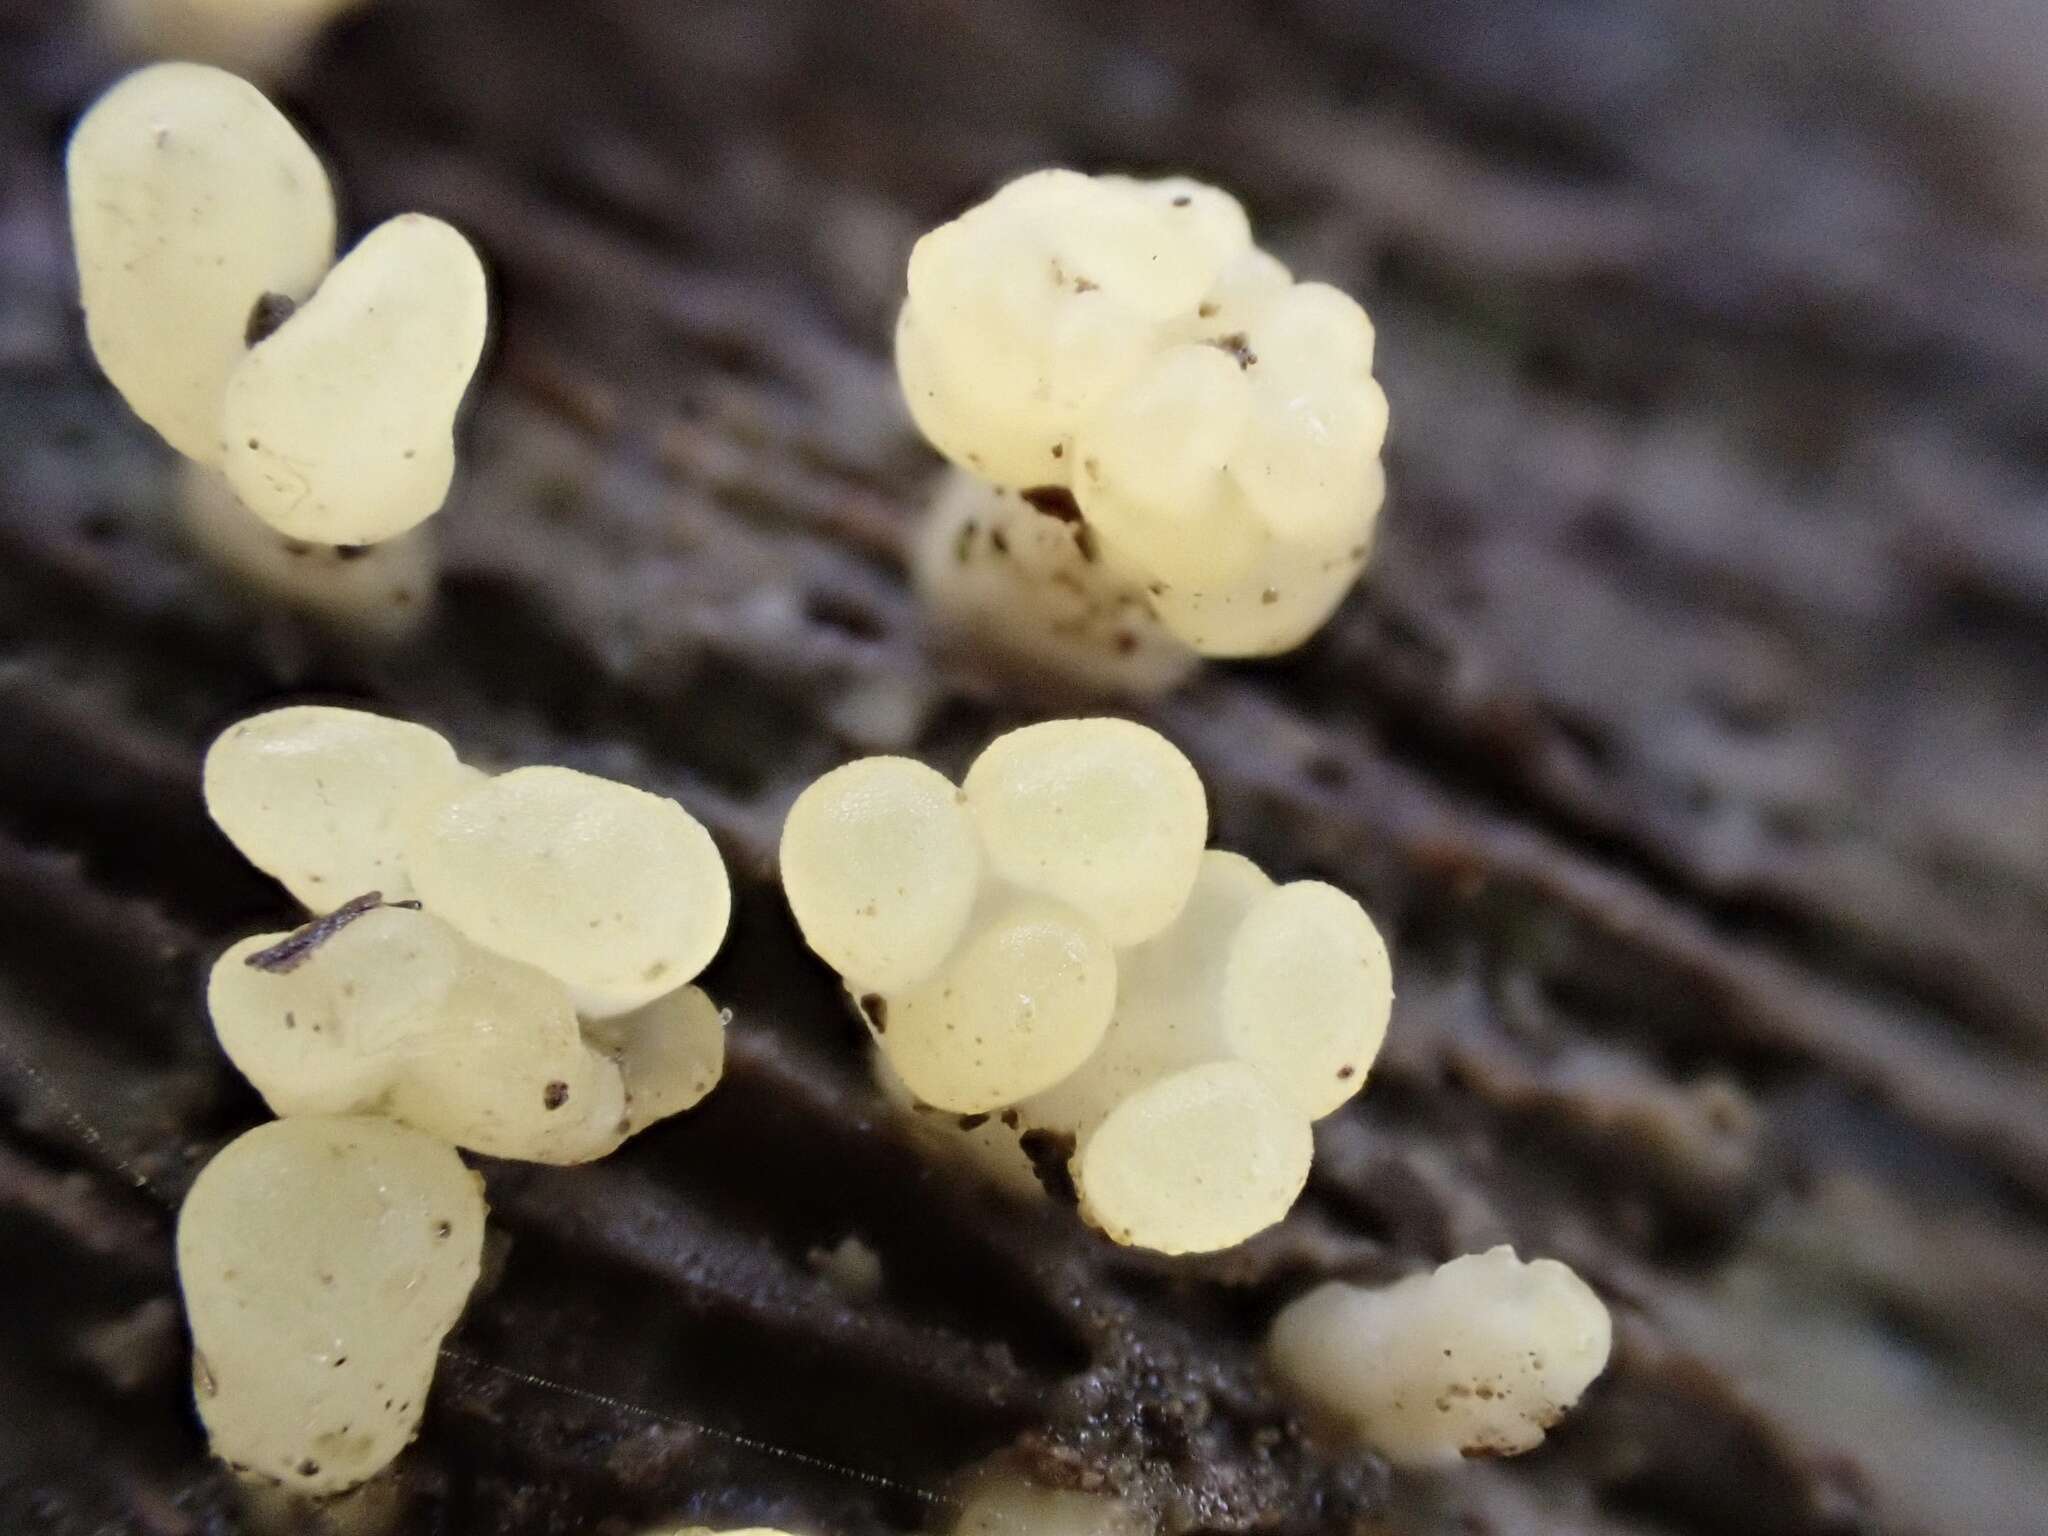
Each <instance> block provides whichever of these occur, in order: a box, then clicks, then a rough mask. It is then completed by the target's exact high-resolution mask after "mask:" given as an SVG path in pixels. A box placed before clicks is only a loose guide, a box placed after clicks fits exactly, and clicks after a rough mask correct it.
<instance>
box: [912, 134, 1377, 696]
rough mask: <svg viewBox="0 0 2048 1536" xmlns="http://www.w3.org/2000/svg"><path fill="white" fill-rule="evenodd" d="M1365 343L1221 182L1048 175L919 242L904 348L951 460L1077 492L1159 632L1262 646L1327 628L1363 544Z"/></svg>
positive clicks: (1248, 650) (1324, 290) (1222, 644)
mask: <svg viewBox="0 0 2048 1536" xmlns="http://www.w3.org/2000/svg"><path fill="white" fill-rule="evenodd" d="M1373 340H1374V338H1373V328H1372V324H1371V322H1370V321H1369V320H1368V319H1367V318H1366V315H1365V312H1364V311H1363V310H1362V309H1360V308H1359V307H1358V305H1357V304H1356V303H1355V302H1353V301H1352V300H1351V299H1350V298H1348V297H1347V296H1346V295H1344V294H1342V293H1340V292H1339V291H1337V290H1336V289H1334V288H1330V287H1328V286H1326V285H1324V284H1320V283H1297V282H1295V281H1294V280H1293V279H1292V277H1291V275H1290V274H1289V273H1288V271H1287V269H1286V268H1285V267H1283V266H1282V265H1281V264H1280V263H1279V262H1277V261H1275V260H1274V259H1273V258H1272V257H1270V256H1268V255H1266V254H1265V253H1264V252H1262V251H1260V250H1259V249H1258V248H1257V247H1256V246H1254V245H1253V244H1252V242H1251V231H1250V226H1249V223H1248V221H1247V220H1246V218H1245V214H1244V210H1243V209H1242V208H1241V207H1240V206H1239V205H1238V203H1237V202H1236V200H1235V199H1234V198H1232V197H1230V196H1229V195H1228V194H1227V193H1224V192H1221V191H1219V190H1217V189H1216V188H1213V187H1206V186H1202V185H1200V184H1198V183H1195V182H1191V181H1187V180H1183V179H1171V180H1165V181H1153V182H1144V181H1134V180H1130V179H1128V178H1124V177H1117V176H1097V177H1089V176H1083V175H1080V174H1078V173H1076V172H1073V171H1066V170H1048V171H1038V172H1034V173H1032V174H1031V175H1028V176H1024V177H1020V178H1019V179H1018V180H1016V181H1013V182H1011V183H1010V184H1009V185H1008V186H1006V187H1004V188H1002V189H1001V190H1000V191H999V192H997V193H996V194H995V195H994V196H993V197H991V198H989V199H988V200H987V201H986V202H984V203H981V204H979V205H978V206H976V207H974V208H971V209H969V210H968V211H967V212H966V213H965V214H963V215H961V216H960V217H959V218H957V219H955V220H953V221H952V222H951V223H949V224H945V225H942V226H941V227H939V228H938V229H936V230H933V231H932V232H931V233H929V234H927V235H926V236H925V237H924V238H923V239H922V240H920V241H919V242H918V244H917V246H916V248H915V249H914V250H913V251H912V253H911V258H910V270H909V298H908V300H907V302H906V303H905V305H904V307H903V312H902V316H901V318H900V320H899V321H898V325H897V334H896V361H897V371H898V374H899V377H900V380H901V383H902V386H903V392H904V398H905V399H906V401H907V402H908V403H909V406H910V411H911V414H912V416H913V417H914V418H915V420H916V422H917V424H918V426H919V428H920V429H921V430H922V431H923V433H924V435H925V436H926V437H927V438H928V439H929V440H930V441H931V443H932V444H933V446H934V447H936V448H937V449H938V450H939V451H940V452H941V453H943V454H944V455H945V456H946V457H947V458H949V459H951V460H952V461H953V462H954V463H955V464H958V465H960V466H961V467H962V468H964V469H966V470H967V471H969V472H970V473H972V474H975V475H977V476H979V477H981V478H983V479H985V480H987V481H989V482H990V483H992V484H995V485H998V486H1002V487H1005V488H1008V489H1012V490H1016V491H1020V492H1026V493H1029V494H1030V496H1031V498H1032V499H1033V500H1034V501H1037V502H1039V503H1041V504H1046V505H1050V504H1052V503H1053V502H1054V501H1055V500H1056V499H1059V498H1064V500H1065V504H1066V505H1068V506H1070V507H1071V508H1072V510H1073V511H1074V512H1075V513H1078V515H1079V516H1080V518H1082V519H1083V520H1084V521H1085V524H1086V527H1087V529H1088V531H1089V533H1090V535H1091V537H1092V540H1093V546H1094V548H1095V549H1096V550H1097V551H1098V552H1099V554H1100V556H1101V558H1102V560H1103V562H1104V563H1105V564H1106V566H1107V568H1108V571H1109V573H1110V574H1112V575H1113V576H1115V577H1117V578H1119V579H1121V580H1122V581H1124V582H1126V583H1128V584H1130V585H1131V586H1134V587H1136V588H1138V589H1140V590H1142V592H1143V593H1144V594H1145V597H1146V601H1147V603H1148V604H1149V606H1150V609H1151V611H1152V612H1153V614H1154V615H1156V617H1157V619H1158V622H1159V623H1160V624H1161V625H1162V626H1164V628H1165V629H1166V630H1167V631H1168V632H1170V633H1171V634H1173V635H1174V636H1176V637H1177V638H1179V639H1180V640H1181V641H1183V642H1184V643H1186V644H1187V645H1189V646H1190V647H1192V648H1193V649H1194V650H1196V651H1198V652H1201V653H1202V654H1204V655H1210V656H1252V655H1266V654H1271V653H1273V652H1277V651H1284V650H1288V649H1291V648H1293V647H1294V646H1297V645H1299V644H1300V643H1301V642H1302V641H1303V640H1304V639H1306V638H1307V637H1308V636H1309V635H1310V634H1312V633H1314V632H1315V630H1316V629H1318V628H1320V627H1321V625H1322V624H1323V622H1324V621H1325V620H1326V619H1327V618H1328V617H1329V615H1330V613H1331V612H1332V611H1333V610H1334V609H1335V607H1336V605H1337V604H1338V602H1339V601H1340V600H1341V599H1342V597H1343V595H1344V593H1345V592H1346V591H1347V590H1348V589H1349V587H1350V586H1351V584H1352V582H1353V581H1354V580H1355V579H1356V577H1357V575H1358V572H1359V569H1360V568H1361V566H1362V565H1363V563H1364V560H1365V558H1366V555H1367V553H1368V551H1369V549H1370V547H1371V542H1372V533H1373V526H1374V523H1375V521H1376V519H1377V517H1378V513H1379V509H1380V504H1381V502H1382V500H1383V499H1384V497H1385V477H1384V474H1383V472H1382V470H1381V466H1380V458H1379V454H1380V447H1381V444H1382V442H1383V441H1384V439H1385V436H1386V429H1387V406H1386V397H1385V396H1384V395H1383V394H1382V393H1381V391H1380V388H1379V386H1378V384H1377V383H1376V382H1375V381H1374V379H1373V376H1372V360H1373ZM1035 617H1036V615H1035V614H1034V612H1033V611H1032V608H1031V606H1030V605H1021V606H1020V608H1019V610H1018V612H1017V614H1016V619H1017V622H1019V623H1023V622H1026V621H1027V620H1031V619H1033V618H1035Z"/></svg>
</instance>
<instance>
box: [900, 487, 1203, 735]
mask: <svg viewBox="0 0 2048 1536" xmlns="http://www.w3.org/2000/svg"><path fill="white" fill-rule="evenodd" d="M1047 505H1048V506H1049V507H1051V508H1053V511H1051V512H1047V511H1041V510H1040V509H1039V508H1038V507H1035V506H1033V505H1032V504H1031V503H1030V502H1028V501H1026V500H1025V499H1024V498H1023V497H1022V496H1020V495H1018V494H1017V492H1015V491H1013V490H1006V489H1004V488H1002V487H1000V486H995V485H990V484H989V483H988V482H987V481H985V480H980V479H977V478H976V477H975V476H974V475H972V474H971V473H969V472H968V471H966V470H963V469H957V468H954V469H948V470H947V471H946V472H945V475H944V478H943V480H942V482H941V484H940V486H939V489H938V492H937V494H936V495H935V496H934V498H933V500H932V504H931V507H930V509H929V510H928V511H927V512H926V513H925V515H924V518H923V520H922V522H921V523H920V524H919V525H918V530H917V537H916V542H915V543H914V544H913V545H912V547H911V554H910V571H911V578H912V580H913V582H914V583H915V584H916V587H917V594H918V598H919V600H920V601H921V602H922V603H923V605H924V611H925V613H926V615H927V616H928V617H929V619H930V620H931V621H932V623H933V626H934V628H935V629H936V631H937V632H938V633H939V635H940V636H941V637H942V638H943V639H945V640H947V641H949V642H952V643H954V644H956V645H959V646H961V647H963V648H964V649H967V650H970V651H972V652H974V653H976V654H977V655H981V656H985V657H986V658H987V659H989V660H990V661H992V662H993V663H995V664H997V665H998V666H1001V667H1003V668H1004V669H1005V670H1007V671H1008V672H1010V673H1012V674H1021V675H1022V676H1023V677H1025V678H1028V679H1031V680H1034V681H1035V680H1036V679H1037V678H1039V677H1040V676H1042V675H1044V674H1050V675H1052V676H1053V677H1056V678H1060V679H1063V680H1065V681H1066V682H1069V683H1072V684H1076V685H1078V686H1080V687H1082V688H1085V689H1089V690H1092V691H1095V692H1099V693H1104V694H1123V695H1129V696H1133V697H1139V696H1144V695H1148V694H1157V693H1164V692H1166V691H1167V690H1168V689H1170V688H1172V687H1173V686H1174V685H1175V684H1177V683H1180V682H1182V681H1183V680H1184V679H1186V678H1187V676H1188V675H1189V673H1191V672H1192V671H1193V670H1194V668H1195V664H1196V661H1197V659H1198V658H1197V657H1196V655H1195V653H1194V652H1193V651H1192V650H1190V649H1188V647H1187V646H1186V645H1185V644H1184V643H1183V642H1181V641H1180V640H1177V639H1175V638H1174V637H1173V636H1172V635H1171V634H1169V633H1168V632H1167V631H1166V628H1165V627H1164V626H1163V625H1162V624H1161V623H1160V622H1159V620H1158V619H1157V618H1156V617H1155V616H1154V615H1153V612H1152V604H1151V600H1150V598H1149V597H1148V596H1147V595H1146V592H1145V589H1144V587H1143V586H1142V585H1140V584H1138V583H1135V582H1133V581H1131V580H1129V579H1128V578H1126V577H1124V576H1122V575H1120V574H1118V573H1117V572H1115V571H1113V570H1111V569H1110V567H1109V565H1108V564H1107V563H1106V562H1105V561H1104V560H1103V558H1102V552H1101V550H1100V548H1098V546H1097V543H1096V539H1095V535H1094V534H1093V532H1091V531H1090V530H1089V528H1088V526H1087V525H1086V524H1085V523H1082V522H1078V521H1074V520H1070V519H1069V518H1067V517H1066V516H1064V515H1061V514H1064V513H1065V512H1066V510H1067V508H1066V502H1065V500H1064V499H1055V500H1053V501H1050V502H1048V503H1047Z"/></svg>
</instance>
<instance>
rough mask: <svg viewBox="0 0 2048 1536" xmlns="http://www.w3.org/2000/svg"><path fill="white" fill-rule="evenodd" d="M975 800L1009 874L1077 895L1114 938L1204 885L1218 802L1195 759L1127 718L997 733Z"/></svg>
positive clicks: (1023, 882)
mask: <svg viewBox="0 0 2048 1536" xmlns="http://www.w3.org/2000/svg"><path fill="white" fill-rule="evenodd" d="M964 789H965V793H966V796H967V806H968V809H969V810H970V811H971V812H972V813H973V816H974V824H975V826H976V827H977V828H978V829H979V830H980V833H981V838H982V843H983V846H984V847H986V848H987V850H988V856H989V866H990V868H991V870H992V871H993V872H994V873H995V874H996V875H998V876H1000V877H1001V878H1002V879H1005V880H1008V881H1010V882H1012V883H1013V884H1016V885H1019V886H1022V887H1023V888H1024V889H1026V890H1031V891H1038V892H1041V893H1043V894H1044V895H1047V896H1051V897H1054V898H1056V899H1057V900H1060V901H1063V902H1066V903H1068V904H1069V905H1071V906H1073V907H1074V908H1076V909H1077V910H1079V911H1080V912H1082V913H1083V914H1085V915H1086V916H1087V917H1088V918H1090V919H1091V920H1092V921H1093V922H1094V923H1095V924H1096V925H1097V926H1098V927H1099V928H1100V929H1101V930H1102V932H1103V933H1104V935H1105V936H1107V937H1108V939H1109V940H1110V942H1111V943H1113V944H1116V945H1119V946H1121V945H1126V944H1135V943H1138V942H1140V941H1141V940H1144V939H1147V938H1150V937H1151V936H1152V935H1153V934H1155V933H1158V932H1159V931H1160V930H1161V929H1163V928H1165V927H1166V926H1167V924H1169V923H1171V922H1172V921H1173V920H1174V918H1175V917H1176V916H1178V915H1179V913H1180V909H1181V907H1182V906H1183V905H1185V904H1186V902H1187V899H1188V892H1189V891H1191V890H1192V889H1193V888H1194V883H1195V871H1196V867H1197V865H1198V864H1199V863H1200V861H1201V857H1202V843H1203V840H1204V839H1205V838H1206V837H1207V836H1208V832H1209V808H1208V802H1207V801H1206V799H1205V798H1204V797H1203V794H1202V781H1201V779H1200V777H1199V776H1198V775H1197V774H1196V773H1195V769H1194V765H1193V764H1191V763H1190V762H1189V761H1188V760H1187V758H1186V756H1185V755H1184V754H1183V753H1182V752H1181V751H1180V749H1179V748H1177V747H1175V746H1174V745H1173V743H1172V742H1170V741H1168V740H1167V739H1166V738H1165V737H1163V736H1161V735H1160V734H1159V733H1158V732H1157V731H1153V730H1148V729H1147V728H1146V727H1144V726H1142V725H1138V724H1135V723H1133V722H1132V721H1129V720H1114V719H1096V720H1049V721H1046V722H1044V723H1043V724H1039V725H1028V726H1025V727H1024V728H1023V729H1021V730H1016V731H1011V732H1010V733H1008V734H1007V735H1004V736H1000V737H998V738H997V739H996V740H995V741H994V742H992V743H990V744H989V746H988V748H987V750H985V751H984V752H983V753H982V754H981V756H980V757H978V758H976V759H975V761H974V765H973V766H972V767H971V768H969V769H968V771H967V779H966V783H965V785H964Z"/></svg>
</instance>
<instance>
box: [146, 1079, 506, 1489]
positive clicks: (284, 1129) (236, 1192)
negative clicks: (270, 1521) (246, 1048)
mask: <svg viewBox="0 0 2048 1536" xmlns="http://www.w3.org/2000/svg"><path fill="white" fill-rule="evenodd" d="M483 1228H484V1202H483V1196H482V1193H481V1187H480V1181H479V1180H478V1179H477V1177H476V1176H475V1175H474V1174H472V1173H471V1172H470V1171H469V1170H468V1169H467V1168H465V1167H463V1165H462V1160H461V1159H460V1158H458V1157H457V1156H456V1155H455V1153H454V1152H453V1151H452V1150H451V1149H450V1148H449V1147H448V1146H447V1144H446V1143H444V1142H441V1141H437V1140H435V1139H434V1138H433V1137H431V1136H425V1135H422V1134H421V1133H420V1132H418V1131H414V1130H409V1129H407V1128H406V1127H404V1126H402V1125H395V1124H393V1123H392V1122H390V1121H388V1120H375V1119H335V1118H328V1117H324V1116H301V1117H299V1118H296V1119H291V1120H277V1121H273V1122H271V1123H270V1124H268V1125H262V1126H258V1127H257V1128H256V1129H255V1130H253V1131H250V1132H249V1133H248V1134H246V1135H244V1136H242V1137H240V1138H239V1139H237V1140H236V1141H233V1142H231V1143H230V1144H229V1145H228V1146H227V1147H226V1148H225V1149H224V1150H222V1151H221V1153H220V1154H219V1155H218V1156H216V1157H215V1158H214V1160H213V1161H212V1162H210V1163H208V1164H207V1165H206V1167H205V1168H204V1169H202V1170H201V1171H200V1174H199V1177H198V1179H197V1180H195V1181H194V1183H193V1185H192V1191H191V1193H190V1194H189V1195H187V1196H186V1199H185V1204H184V1206H183V1208H182V1209H181V1210H180V1211H179V1213H178V1241H177V1248H178V1283H179V1285H180V1286H181V1287H182V1289H183V1291H184V1293H185V1310H186V1315H187V1317H188V1318H189V1320H190V1322H191V1326H192V1342H193V1357H192V1379H193V1387H194V1395H195V1397H196V1399H197V1401H198V1406H199V1416H200V1418H201V1419H202V1420H203V1421H204V1422H205V1425H206V1432H207V1436H208V1438H209V1439H210V1441H211V1442H212V1445H213V1451H214V1454H215V1455H217V1456H220V1457H221V1458H223V1459H224V1460H226V1461H227V1462H229V1463H230V1464H231V1465H233V1466H234V1467H235V1468H236V1469H237V1470H238V1471H240V1472H242V1473H244V1474H245V1475H248V1476H250V1477H253V1478H261V1479H265V1480H271V1481H275V1482H278V1483H281V1484H284V1485H285V1486H287V1487H289V1488H291V1489H293V1490H295V1491H297V1492H300V1493H308V1494H328V1493H338V1492H340V1491H341V1490H343V1489H345V1488H350V1487H353V1486H354V1485H355V1484H357V1483H360V1482H362V1481H363V1480H364V1479H366V1478H368V1477H371V1476H373V1475H374V1474H375V1473H377V1472H378V1471H380V1470H381V1469H382V1468H383V1467H385V1466H386V1465H387V1464H388V1463H389V1462H390V1461H391V1460H392V1459H393V1458H394V1457H395V1456H397V1455H398V1453H399V1452H400V1451H401V1450H403V1449H404V1448H405V1446H406V1443H407V1442H408V1441H410V1440H411V1439H412V1437H413V1434H414V1432H415V1431H416V1430H417V1429H418V1427H419V1421H420V1413H421V1410H422V1409H423V1408H424V1406H425V1404H426V1396H427V1388H428V1385H429V1383H430V1382H431V1381H432V1380H433V1375H434V1362H435V1358H436V1356H437V1354H438V1352H439V1350H440V1346H441V1340H442V1338H443V1337H444V1336H445V1335H446V1334H447V1332H448V1330H449V1329H450V1328H451V1327H452V1326H453V1325H454V1323H455V1320H456V1318H457V1316H458V1315H459V1314H460V1313H461V1311H462V1307H463V1304H464V1302H465V1301H466V1300H467V1299H468V1297H469V1292H470V1288H471V1287H472V1286H473V1285H475V1283H476V1278H477V1271H478V1265H479V1261H480V1259H481V1256H482V1252H483Z"/></svg>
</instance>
